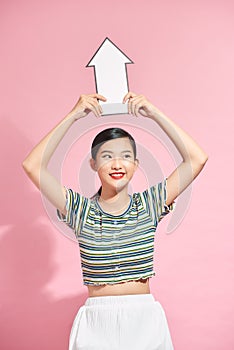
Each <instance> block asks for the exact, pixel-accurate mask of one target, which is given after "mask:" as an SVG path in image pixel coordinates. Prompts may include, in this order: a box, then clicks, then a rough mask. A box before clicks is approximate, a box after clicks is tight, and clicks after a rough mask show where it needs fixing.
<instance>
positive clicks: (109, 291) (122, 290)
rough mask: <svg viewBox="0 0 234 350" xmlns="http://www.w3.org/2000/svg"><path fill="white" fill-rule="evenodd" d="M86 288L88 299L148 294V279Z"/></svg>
mask: <svg viewBox="0 0 234 350" xmlns="http://www.w3.org/2000/svg"><path fill="white" fill-rule="evenodd" d="M87 287H88V291H89V297H101V296H108V295H109V296H111V295H128V294H149V293H150V287H149V278H147V279H139V280H135V281H129V282H123V283H116V284H104V285H99V286H90V285H89V286H87Z"/></svg>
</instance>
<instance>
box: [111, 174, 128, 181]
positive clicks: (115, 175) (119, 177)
mask: <svg viewBox="0 0 234 350" xmlns="http://www.w3.org/2000/svg"><path fill="white" fill-rule="evenodd" d="M124 175H125V173H112V174H110V177H111V178H112V179H115V180H119V179H122V178H123V177H124Z"/></svg>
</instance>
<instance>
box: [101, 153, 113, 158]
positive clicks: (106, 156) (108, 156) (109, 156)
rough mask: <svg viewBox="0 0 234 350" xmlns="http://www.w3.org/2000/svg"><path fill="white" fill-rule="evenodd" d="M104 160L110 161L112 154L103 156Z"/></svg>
mask: <svg viewBox="0 0 234 350" xmlns="http://www.w3.org/2000/svg"><path fill="white" fill-rule="evenodd" d="M102 158H104V159H110V158H111V155H110V154H104V155H103V156H102Z"/></svg>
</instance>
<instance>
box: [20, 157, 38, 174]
mask: <svg viewBox="0 0 234 350" xmlns="http://www.w3.org/2000/svg"><path fill="white" fill-rule="evenodd" d="M21 165H22V168H23V169H24V171H25V173H26V174H28V175H29V174H31V173H32V172H33V169H34V168H35V167H34V166H33V165H32V163H31V162H30V161H28V160H27V159H25V160H24V161H23V162H22V164H21Z"/></svg>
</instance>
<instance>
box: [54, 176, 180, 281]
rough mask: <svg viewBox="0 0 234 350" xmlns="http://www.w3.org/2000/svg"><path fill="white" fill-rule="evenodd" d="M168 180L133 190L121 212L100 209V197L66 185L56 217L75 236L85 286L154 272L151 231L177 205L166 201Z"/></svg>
mask: <svg viewBox="0 0 234 350" xmlns="http://www.w3.org/2000/svg"><path fill="white" fill-rule="evenodd" d="M166 180H167V179H166V178H165V179H164V180H163V181H162V182H160V183H158V184H156V185H155V186H152V187H150V188H148V189H147V190H145V191H144V192H138V193H133V195H131V196H130V204H129V206H128V208H127V210H125V212H124V213H122V214H121V215H112V214H109V213H106V212H104V211H103V210H102V208H101V207H100V205H99V203H98V198H99V196H98V195H96V196H94V197H93V198H91V199H90V198H86V197H84V196H82V195H80V194H79V193H77V192H74V191H73V190H71V189H67V188H66V192H67V201H66V209H67V214H66V216H65V215H63V214H62V213H61V212H59V210H58V209H57V216H58V219H59V220H60V221H63V222H65V223H66V224H67V225H68V226H69V227H70V228H71V229H72V230H73V231H74V233H75V236H76V238H77V240H78V243H79V248H80V256H81V269H82V274H83V283H84V284H85V285H103V284H115V283H120V282H127V281H133V280H138V279H142V278H143V279H145V278H148V277H152V276H154V275H155V272H154V271H153V254H154V237H155V231H156V228H157V225H158V223H159V221H160V220H161V219H162V218H163V217H164V216H165V215H166V214H168V213H169V212H170V211H171V210H173V209H174V205H175V202H173V203H172V204H170V205H169V206H167V205H166V203H165V202H166V194H167V193H166Z"/></svg>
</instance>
